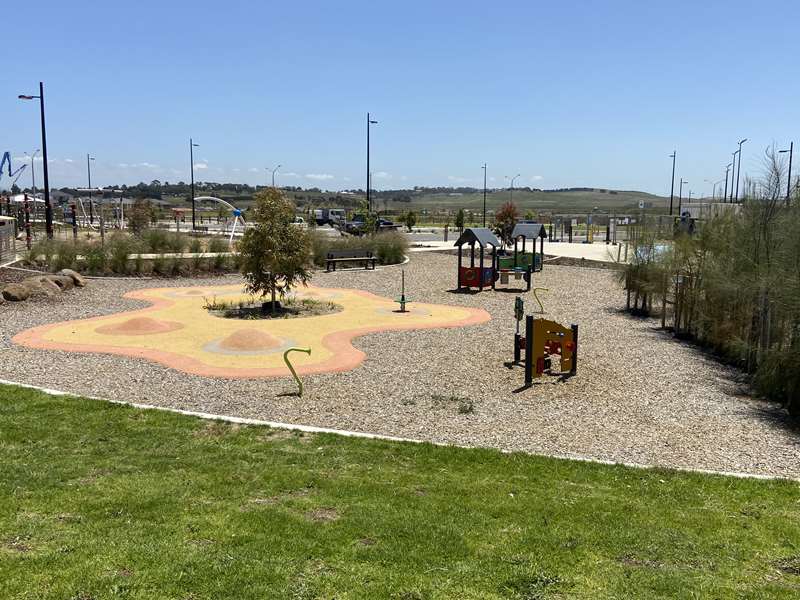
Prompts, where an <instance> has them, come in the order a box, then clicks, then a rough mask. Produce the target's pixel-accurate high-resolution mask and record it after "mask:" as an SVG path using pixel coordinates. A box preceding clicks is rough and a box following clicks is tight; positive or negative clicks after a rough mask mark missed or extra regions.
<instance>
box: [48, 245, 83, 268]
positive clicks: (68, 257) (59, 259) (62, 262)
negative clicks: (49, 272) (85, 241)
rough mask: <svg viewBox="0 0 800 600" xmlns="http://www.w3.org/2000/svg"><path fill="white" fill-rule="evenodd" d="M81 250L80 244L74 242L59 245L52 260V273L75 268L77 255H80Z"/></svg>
mask: <svg viewBox="0 0 800 600" xmlns="http://www.w3.org/2000/svg"><path fill="white" fill-rule="evenodd" d="M81 250H82V246H81V244H76V243H75V242H61V243H59V245H58V251H57V253H56V255H55V257H54V259H53V264H52V269H53V270H54V271H60V270H61V269H74V268H75V267H76V266H77V262H78V254H81ZM48 266H49V265H48Z"/></svg>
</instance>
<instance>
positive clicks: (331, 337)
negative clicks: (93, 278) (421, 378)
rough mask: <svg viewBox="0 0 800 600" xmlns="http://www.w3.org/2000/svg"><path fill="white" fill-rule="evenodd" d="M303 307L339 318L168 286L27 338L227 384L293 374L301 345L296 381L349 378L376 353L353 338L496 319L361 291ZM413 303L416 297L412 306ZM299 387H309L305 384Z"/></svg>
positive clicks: (300, 294) (230, 288) (235, 289)
mask: <svg viewBox="0 0 800 600" xmlns="http://www.w3.org/2000/svg"><path fill="white" fill-rule="evenodd" d="M291 294H292V296H293V297H294V298H296V299H297V300H303V299H309V300H316V301H319V302H331V303H333V304H335V305H336V307H337V309H338V312H336V313H335V314H327V315H311V316H303V317H295V318H277V319H239V318H224V317H221V316H218V315H215V314H213V313H212V312H210V311H209V310H207V309H206V308H204V306H205V305H207V303H208V301H209V299H215V300H221V301H224V302H226V303H230V304H231V305H235V304H237V303H239V302H243V303H248V302H252V301H253V298H252V297H251V296H249V295H247V294H245V293H244V292H243V290H242V286H241V285H205V286H193V287H166V288H156V289H145V290H137V291H134V292H129V293H128V294H126V295H125V297H126V298H131V299H135V300H140V301H144V302H145V303H146V304H149V306H147V307H146V308H141V309H136V310H131V311H125V312H119V313H116V314H111V315H104V316H101V317H93V318H88V319H80V320H75V321H65V322H61V323H51V324H47V325H43V326H40V327H36V328H34V329H29V330H26V331H23V332H21V333H19V334H17V335H16V336H15V337H14V340H13V341H14V343H16V344H20V345H23V346H29V347H35V348H41V349H50V350H63V351H66V352H91V353H104V354H114V355H122V356H126V357H133V358H137V359H147V360H150V361H153V362H157V363H160V364H162V365H166V366H167V367H170V368H173V369H177V370H179V371H183V372H185V373H190V374H194V375H200V376H203V377H219V378H225V379H236V378H260V377H287V376H289V375H290V372H291V370H292V369H289V368H288V367H287V364H286V363H285V361H284V355H285V353H286V351H287V350H290V349H292V348H302V349H307V348H313V349H314V353H313V355H311V354H305V353H304V351H296V352H293V353H292V357H291V361H292V367H293V368H294V372H295V374H296V375H298V376H300V375H308V374H310V373H328V372H338V371H346V370H348V369H353V368H355V367H357V366H358V365H359V364H361V362H362V361H363V360H364V358H365V357H366V355H365V354H364V352H362V351H361V350H359V349H357V348H355V347H354V346H353V344H352V339H353V338H355V337H358V336H362V335H366V334H369V333H375V332H381V331H391V330H401V329H403V330H404V329H428V328H437V327H463V326H466V325H472V324H479V323H484V322H486V321H488V320H489V319H490V318H491V317H490V316H489V313H487V312H486V311H484V310H482V309H476V308H468V307H463V306H444V305H440V304H427V303H415V304H414V308H413V309H410V310H408V309H407V310H406V312H405V313H403V314H400V313H399V312H398V311H397V305H396V304H395V301H394V299H393V298H383V297H380V296H376V295H374V294H370V293H369V292H365V291H363V290H357V289H334V288H318V287H313V286H308V287H303V288H301V289H297V290H293V291H292V292H291ZM406 302H408V300H407V299H406ZM298 387H299V386H298Z"/></svg>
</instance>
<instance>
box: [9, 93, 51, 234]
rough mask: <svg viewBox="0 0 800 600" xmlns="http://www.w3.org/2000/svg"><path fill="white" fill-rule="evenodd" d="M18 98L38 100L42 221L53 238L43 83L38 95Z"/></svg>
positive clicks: (21, 95)
mask: <svg viewBox="0 0 800 600" xmlns="http://www.w3.org/2000/svg"><path fill="white" fill-rule="evenodd" d="M17 97H18V98H19V99H20V100H35V99H38V100H39V113H40V115H41V121H42V161H43V163H42V164H43V169H44V221H45V229H46V231H47V237H48V238H49V239H53V207H52V206H51V205H50V178H49V174H48V169H47V133H46V132H45V126H44V84H43V83H42V82H41V81H40V82H39V95H38V96H28V95H25V94H20V95H19V96H17Z"/></svg>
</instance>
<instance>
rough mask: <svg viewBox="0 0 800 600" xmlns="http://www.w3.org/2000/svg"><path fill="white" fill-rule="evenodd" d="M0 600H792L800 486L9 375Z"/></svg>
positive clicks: (798, 590)
mask: <svg viewBox="0 0 800 600" xmlns="http://www.w3.org/2000/svg"><path fill="white" fill-rule="evenodd" d="M0 457H1V460H2V462H1V463H0V467H2V468H0V598H3V599H7V598H59V599H69V598H74V599H77V598H80V599H89V598H97V599H99V598H159V599H160V598H175V599H189V598H191V599H205V598H226V599H227V598H245V599H249V598H253V599H255V598H258V599H265V598H269V599H271V598H298V599H307V598H339V599H344V598H370V599H373V598H395V599H403V600H412V599H420V598H426V599H427V598H459V599H462V598H467V599H487V598H489V599H491V598H516V599H533V598H607V597H613V598H659V597H661V598H676V597H680V598H741V597H752V598H773V597H774V598H780V597H784V598H790V597H797V595H798V594H800V486H798V484H797V483H793V482H786V481H756V480H741V479H735V478H727V477H717V476H706V475H699V474H691V473H682V472H674V471H667V470H637V469H630V468H625V467H615V466H604V465H595V464H587V463H581V462H573V461H565V460H555V459H547V458H540V457H532V456H525V455H519V454H511V455H506V454H501V453H499V452H494V451H489V450H465V449H458V448H444V447H435V446H431V445H426V444H420V445H418V444H401V443H390V442H385V441H372V440H361V439H350V438H345V437H340V436H334V435H308V434H305V435H302V434H299V433H290V432H286V431H281V430H271V429H267V428H263V427H237V426H234V425H229V424H224V423H219V422H209V421H204V420H200V419H195V418H190V417H184V416H180V415H175V414H170V413H164V412H160V411H143V410H137V409H132V408H129V407H124V406H119V405H112V404H108V403H103V402H98V401H92V400H85V399H77V398H53V397H48V396H45V395H43V394H40V393H38V392H32V391H29V390H23V389H20V388H14V387H0Z"/></svg>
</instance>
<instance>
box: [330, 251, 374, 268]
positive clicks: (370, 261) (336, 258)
mask: <svg viewBox="0 0 800 600" xmlns="http://www.w3.org/2000/svg"><path fill="white" fill-rule="evenodd" d="M376 260H377V259H376V258H375V257H374V256H372V252H371V251H369V250H331V251H330V252H328V258H327V265H326V269H327V270H328V271H335V270H336V263H348V262H355V263H358V262H362V263H364V268H365V269H369V268H372V269H374V268H375V261H376ZM331 267H333V268H331Z"/></svg>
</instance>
